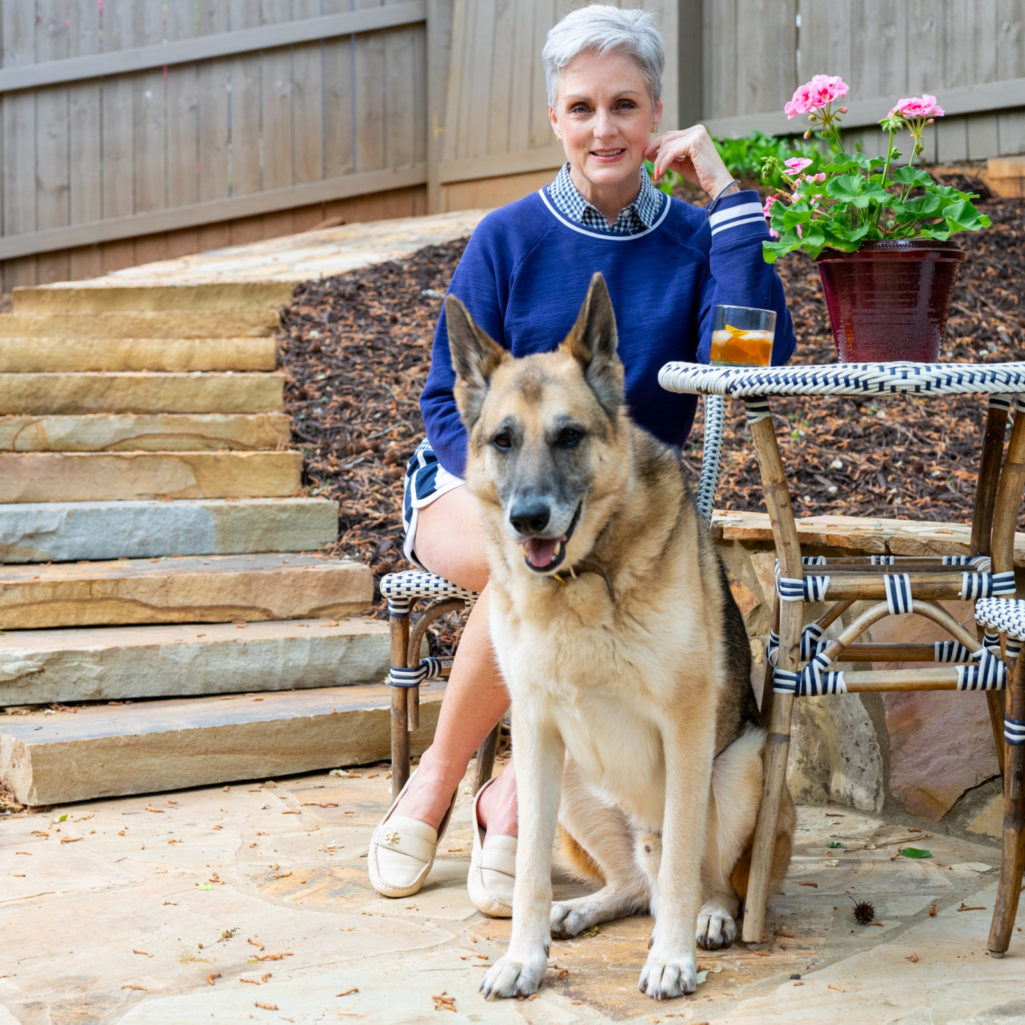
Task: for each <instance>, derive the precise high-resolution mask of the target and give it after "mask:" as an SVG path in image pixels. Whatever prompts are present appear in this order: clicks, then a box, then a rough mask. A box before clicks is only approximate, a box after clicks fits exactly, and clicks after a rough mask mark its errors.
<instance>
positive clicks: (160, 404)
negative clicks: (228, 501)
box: [0, 371, 285, 414]
mask: <svg viewBox="0 0 1025 1025" xmlns="http://www.w3.org/2000/svg"><path fill="white" fill-rule="evenodd" d="M284 382H285V379H284V377H283V376H282V375H281V374H278V373H238V374H232V373H217V372H210V373H204V374H175V373H149V372H146V371H123V372H121V373H110V374H106V373H95V374H94V373H82V374H78V373H65V374H0V414H9V413H14V414H17V413H34V414H47V413H271V412H277V411H279V410H281V409H282V408H283V394H284Z"/></svg>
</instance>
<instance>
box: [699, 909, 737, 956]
mask: <svg viewBox="0 0 1025 1025" xmlns="http://www.w3.org/2000/svg"><path fill="white" fill-rule="evenodd" d="M736 938H737V923H736V922H735V921H734V920H733V916H732V915H731V914H730V913H729V912H728V911H726V910H725V909H724V908H722V907H720V906H719V905H717V904H706V905H705V906H704V907H703V908H702V909H701V914H700V915H698V930H697V941H698V946H699V947H701V949H702V950H719V949H720V948H722V947H728V946H729V945H730V944H731V943H732V942H733V941H734V940H735V939H736Z"/></svg>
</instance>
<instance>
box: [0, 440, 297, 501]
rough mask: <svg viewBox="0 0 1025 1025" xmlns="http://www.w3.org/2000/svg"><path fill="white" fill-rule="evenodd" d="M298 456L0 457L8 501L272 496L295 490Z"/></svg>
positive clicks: (4, 454)
mask: <svg viewBox="0 0 1025 1025" xmlns="http://www.w3.org/2000/svg"><path fill="white" fill-rule="evenodd" d="M301 476H302V453H301V452H289V451H285V452H116V453H115V452H16V453H15V452H0V480H2V481H3V497H4V498H5V499H6V500H7V501H8V502H93V501H101V500H103V499H118V500H137V499H148V498H166V499H176V498H177V499H182V498H275V497H287V496H292V495H298V494H299V493H300V491H301Z"/></svg>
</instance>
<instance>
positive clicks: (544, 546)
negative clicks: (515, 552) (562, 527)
mask: <svg viewBox="0 0 1025 1025" xmlns="http://www.w3.org/2000/svg"><path fill="white" fill-rule="evenodd" d="M560 544H562V539H561V538H547V537H532V538H530V540H529V541H524V542H523V548H524V550H525V551H526V553H527V560H528V561H529V562H530V564H531V566H536V567H537V568H538V569H544V567H545V566H547V565H548V564H549V563H550V562H551V561H552V559H554V558H555V553H556V552H557V551H558V549H559V545H560Z"/></svg>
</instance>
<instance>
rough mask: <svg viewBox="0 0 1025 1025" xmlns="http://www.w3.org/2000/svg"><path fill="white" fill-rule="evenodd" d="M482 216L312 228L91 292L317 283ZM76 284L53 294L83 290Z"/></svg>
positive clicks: (458, 213) (175, 262) (162, 266)
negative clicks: (124, 288) (172, 284)
mask: <svg viewBox="0 0 1025 1025" xmlns="http://www.w3.org/2000/svg"><path fill="white" fill-rule="evenodd" d="M486 212H487V211H486V210H452V211H449V212H447V213H441V214H431V215H429V216H426V217H393V218H388V219H385V220H379V221H360V222H358V223H354V224H343V225H340V226H336V227H330V228H315V229H313V230H312V231H304V232H300V233H298V234H295V235H288V236H284V237H278V238H271V239H263V240H261V241H259V242H250V243H243V244H240V245H234V246H223V247H221V248H220V249H212V250H209V251H207V252H205V253H192V254H189V255H187V256H181V257H176V258H174V259H171V260H158V261H155V262H153V263H144V264H138V265H136V266H134V267H124V268H122V269H121V270H116V271H112V272H111V273H110V274H106V275H104V276H103V277H99V278H93V279H91V280H90V281H89V282H88V285H89V286H90V287H94V288H107V287H110V286H112V285H113V286H120V285H132V286H140V285H164V284H166V283H167V282H169V281H173V282H175V283H176V284H179V285H186V284H205V283H214V284H221V283H227V282H246V281H254V282H262V281H267V280H275V281H291V282H295V283H299V282H303V281H317V280H319V279H320V278H325V277H330V276H331V275H334V274H344V273H346V272H347V271H351V270H358V269H362V268H364V267H370V266H373V265H374V264H379V263H384V262H385V261H387V260H400V259H402V258H403V257H406V256H409V255H411V254H412V253H415V252H416V251H417V250H419V249H422V248H423V247H424V246H428V245H440V244H443V243H445V242H450V241H451V240H452V239H457V238H466V237H467V236H469V235H470V234H471V233H472V231H473V229H474V228H475V227H476V226H477V224H478V222H479V221H480V219H481V218H482V217H483V216H484V214H485V213H486ZM84 284H85V283H84V282H81V281H76V282H74V283H70V282H68V283H64V284H58V285H53V286H50V287H52V288H70V287H82V286H83V285H84Z"/></svg>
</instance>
